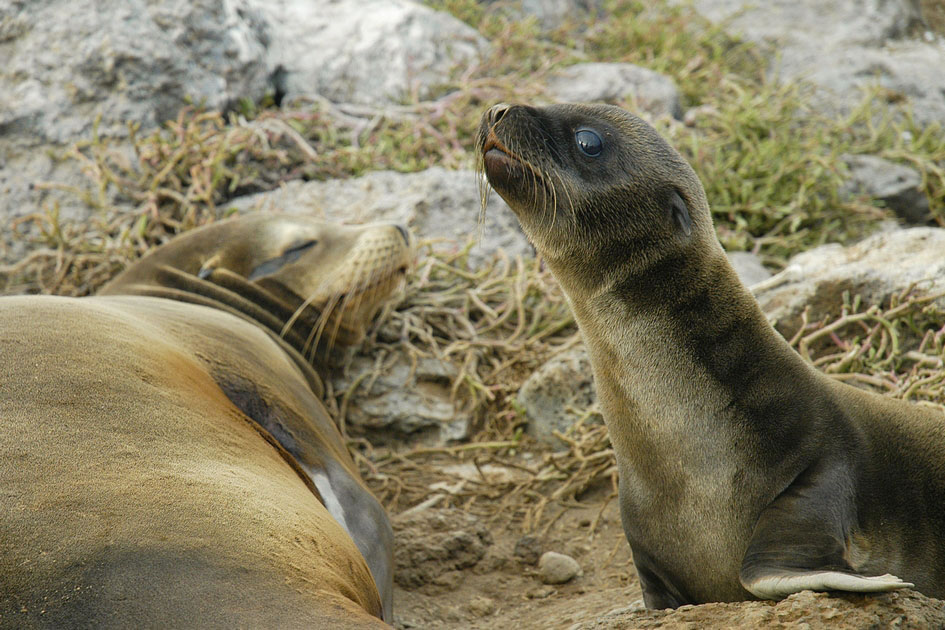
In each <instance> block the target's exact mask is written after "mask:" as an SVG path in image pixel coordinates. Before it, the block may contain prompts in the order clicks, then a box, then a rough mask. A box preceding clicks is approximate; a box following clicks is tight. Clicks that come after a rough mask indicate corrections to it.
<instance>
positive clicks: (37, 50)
mask: <svg viewBox="0 0 945 630" xmlns="http://www.w3.org/2000/svg"><path fill="white" fill-rule="evenodd" d="M267 38H268V34H267V31H266V28H265V25H264V24H263V23H262V21H261V17H260V15H259V13H258V12H257V11H256V10H255V9H254V8H253V7H252V6H251V4H250V2H249V1H248V0H193V1H191V0H163V1H160V2H148V1H145V0H127V1H126V0H100V1H99V0H77V1H67V0H47V1H44V2H32V1H21V0H14V1H13V2H12V3H11V2H6V3H0V59H3V63H2V68H0V197H2V198H4V203H3V204H2V207H0V217H2V215H4V214H5V215H7V216H6V217H3V218H4V219H7V218H10V217H17V216H22V215H25V214H29V213H31V212H36V211H37V210H39V209H40V208H41V207H42V206H43V205H44V204H45V205H46V206H49V207H51V206H52V205H53V204H56V203H58V204H59V205H60V215H61V216H62V217H63V218H85V217H86V216H88V214H89V212H90V210H89V208H87V207H86V206H85V205H84V204H82V203H81V202H80V201H79V200H78V199H76V196H74V195H65V194H61V193H60V192H59V191H57V190H53V191H49V190H46V189H37V188H36V187H35V184H38V183H42V182H48V181H54V182H56V183H58V184H63V185H66V186H73V187H80V188H81V187H85V186H86V185H87V180H86V179H85V178H84V177H83V176H82V174H81V171H80V169H79V166H78V164H76V163H65V164H64V163H61V162H60V158H58V157H56V156H57V154H61V153H62V151H63V150H64V148H65V146H66V145H68V144H70V143H72V142H74V141H76V140H78V139H80V138H87V137H89V136H90V135H91V129H92V126H93V124H94V123H95V120H96V117H97V116H99V115H101V122H100V125H99V133H100V134H101V135H105V136H124V135H126V134H127V124H128V123H129V122H135V123H137V124H139V125H140V126H141V127H142V129H144V130H148V129H151V128H153V127H155V126H157V125H159V124H160V123H162V122H164V121H165V120H168V119H170V118H174V117H175V116H177V112H178V110H179V109H180V108H181V107H183V106H184V105H186V104H187V103H188V102H189V101H192V102H194V103H203V104H204V105H206V106H207V107H210V108H217V109H219V108H224V107H227V106H229V105H231V104H233V103H235V102H236V101H237V100H238V99H240V98H249V99H258V98H260V97H262V96H263V94H264V93H265V92H266V90H267V89H268V86H269V68H268V67H267V65H266V61H265V55H264V53H265V46H266V42H267Z"/></svg>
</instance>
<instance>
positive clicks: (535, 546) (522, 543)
mask: <svg viewBox="0 0 945 630" xmlns="http://www.w3.org/2000/svg"><path fill="white" fill-rule="evenodd" d="M514 553H515V557H516V558H518V559H519V560H521V561H522V562H523V563H525V564H538V559H539V558H540V557H541V541H540V540H538V539H537V538H535V537H534V536H522V537H521V538H519V539H518V541H517V542H516V543H515V551H514Z"/></svg>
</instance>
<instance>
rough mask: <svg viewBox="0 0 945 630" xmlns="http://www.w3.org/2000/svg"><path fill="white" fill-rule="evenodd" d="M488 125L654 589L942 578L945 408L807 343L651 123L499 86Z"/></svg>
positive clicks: (677, 594) (783, 587)
mask: <svg viewBox="0 0 945 630" xmlns="http://www.w3.org/2000/svg"><path fill="white" fill-rule="evenodd" d="M478 145H479V154H480V156H481V158H482V164H481V167H482V168H483V170H484V171H485V174H486V177H487V178H488V181H489V183H490V184H491V185H492V187H493V188H494V189H495V190H496V191H497V192H498V193H499V194H500V195H501V196H502V197H503V199H505V200H506V201H507V202H508V204H509V205H510V206H511V207H512V210H513V211H514V212H515V213H516V214H517V216H518V219H519V221H520V223H521V225H522V229H523V230H524V232H525V234H526V235H527V236H528V238H529V239H530V240H531V242H532V243H533V244H534V245H535V247H536V249H537V250H538V251H539V252H540V253H541V255H542V257H543V258H544V260H545V261H546V262H547V264H548V267H549V268H550V269H551V271H552V272H553V273H554V275H555V277H556V278H557V279H558V282H559V283H560V284H561V287H562V288H563V289H564V292H565V294H566V295H567V297H568V301H569V304H570V306H571V308H572V310H573V312H574V315H575V318H576V320H577V323H578V326H579V327H580V329H581V332H582V335H583V337H584V341H585V343H586V345H587V350H588V352H589V354H590V359H591V364H592V366H593V370H594V377H595V380H596V384H597V391H598V395H599V400H600V405H601V409H602V411H603V414H604V419H605V421H606V423H607V427H608V430H609V432H610V438H611V442H612V443H613V446H614V452H615V454H616V459H617V465H618V470H619V476H620V509H621V517H622V521H623V527H624V532H625V533H626V536H627V540H628V541H629V543H630V547H631V550H632V552H633V559H634V563H635V564H636V567H637V572H638V574H639V577H640V583H641V586H642V589H643V596H644V601H645V603H646V605H647V607H649V608H672V607H677V606H680V605H683V604H697V603H702V602H710V601H737V600H743V599H750V598H752V596H755V597H758V598H765V599H777V598H781V597H785V596H787V595H788V594H790V593H794V592H796V591H801V590H804V589H813V590H839V591H856V592H873V591H885V590H890V589H896V588H902V587H904V586H912V584H910V583H907V582H903V581H901V580H900V579H899V578H902V579H904V580H908V581H909V582H911V583H914V584H915V587H916V588H917V589H918V590H920V591H922V592H923V593H925V594H927V595H930V596H933V597H940V598H941V597H945V509H943V506H945V416H943V414H941V413H939V412H937V411H934V410H931V409H929V408H925V407H920V406H916V405H912V404H908V403H905V402H902V401H898V400H893V399H890V398H886V397H883V396H879V395H876V394H872V393H868V392H865V391H861V390H859V389H856V388H854V387H851V386H848V385H844V384H841V383H839V382H837V381H835V380H832V379H830V378H829V377H827V376H824V375H823V374H821V373H820V372H818V371H817V370H815V369H814V368H813V367H811V366H810V365H809V364H808V363H806V362H805V361H803V360H802V359H801V358H800V356H798V355H797V354H796V353H795V352H794V351H793V350H792V349H791V347H790V346H789V345H788V344H787V343H786V342H785V341H784V339H783V338H782V337H781V336H780V335H779V334H778V333H777V332H776V331H775V330H774V329H773V328H772V327H771V326H770V325H769V324H768V322H767V320H766V318H765V317H764V315H763V314H762V312H761V310H760V308H759V307H758V304H757V303H756V302H755V300H754V298H753V297H752V295H751V294H750V293H749V291H748V290H747V289H746V288H745V287H743V286H742V285H741V283H740V282H739V280H738V278H737V276H736V274H735V272H734V271H733V269H732V268H731V266H730V265H729V263H728V261H727V259H726V256H725V253H724V252H723V250H722V247H721V245H720V244H719V242H718V240H717V238H716V236H715V231H714V230H713V226H712V219H711V215H710V213H709V206H708V203H707V201H706V196H705V192H704V191H703V189H702V186H701V185H700V183H699V180H698V178H697V177H696V174H695V173H694V172H693V170H692V168H690V166H689V165H688V164H687V163H686V162H685V160H683V158H682V157H681V156H680V155H679V154H678V153H677V152H676V151H674V150H673V149H672V148H671V147H670V146H669V145H668V144H667V143H666V142H665V141H664V140H663V139H662V138H661V137H660V136H659V135H658V134H657V133H656V131H655V130H654V129H653V128H651V127H650V126H649V125H647V124H646V123H644V122H643V121H642V120H640V119H639V118H637V117H635V116H633V115H631V114H629V113H627V112H626V111H624V110H622V109H619V108H617V107H611V106H604V105H554V106H550V107H528V106H524V105H512V106H508V105H497V106H495V107H493V108H492V109H490V110H488V112H486V113H485V115H484V116H483V119H482V123H481V126H480V129H479V137H478ZM890 574H893V575H890ZM894 575H895V576H899V577H894Z"/></svg>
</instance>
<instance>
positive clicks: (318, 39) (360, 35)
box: [0, 0, 488, 257]
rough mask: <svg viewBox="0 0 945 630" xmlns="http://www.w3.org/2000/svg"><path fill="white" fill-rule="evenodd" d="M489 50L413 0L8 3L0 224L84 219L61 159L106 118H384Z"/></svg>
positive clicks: (106, 124)
mask: <svg viewBox="0 0 945 630" xmlns="http://www.w3.org/2000/svg"><path fill="white" fill-rule="evenodd" d="M487 46H488V44H487V43H486V42H485V41H484V40H483V39H482V38H481V37H480V36H479V35H478V33H477V32H476V31H475V30H474V29H472V28H471V27H469V26H467V25H466V24H463V23H462V22H460V21H459V20H457V19H456V18H454V17H452V16H451V15H448V14H447V13H444V12H439V11H434V10H432V9H430V8H429V7H426V6H423V5H422V4H420V3H417V2H411V1H410V0H366V1H363V0H95V1H93V0H77V1H66V0H36V1H23V0H14V1H13V2H12V3H10V2H7V3H0V60H3V61H2V64H0V198H3V199H4V200H5V202H4V203H3V205H2V206H0V217H2V218H3V219H9V218H10V217H17V216H22V215H25V214H29V213H33V212H36V211H37V210H40V209H41V208H43V207H47V208H52V207H54V206H56V205H57V204H58V205H59V209H60V215H61V216H62V217H63V218H79V219H81V218H85V217H87V216H88V214H89V212H90V211H91V209H90V208H89V207H88V206H86V205H85V204H84V203H83V202H82V200H81V199H80V198H79V196H78V195H75V194H61V193H60V192H59V190H60V189H62V188H63V187H66V188H71V189H76V188H79V189H83V188H88V187H89V184H88V182H87V181H86V180H85V179H84V177H83V175H82V173H81V171H80V168H79V164H78V162H75V161H63V159H62V154H63V153H64V151H65V150H66V149H67V148H68V147H69V146H70V145H71V144H72V143H74V142H76V141H79V140H86V139H90V138H91V136H92V129H93V126H94V125H95V124H96V120H98V121H99V122H98V128H97V132H98V134H99V135H101V136H107V137H112V138H119V139H120V138H123V137H125V136H126V135H127V133H128V130H127V125H128V124H129V123H135V124H137V125H139V126H140V127H141V129H142V130H144V131H149V130H151V129H153V128H155V127H157V126H159V125H160V124H162V123H163V122H165V121H167V120H170V119H173V118H175V117H176V116H177V114H178V111H179V110H180V108H181V107H184V106H185V105H187V104H188V103H194V104H198V105H203V106H205V107H207V108H210V109H218V110H219V109H226V108H228V107H231V106H233V105H235V104H237V103H238V102H239V101H240V100H241V99H247V100H249V101H256V100H259V99H261V98H262V97H263V96H265V95H266V94H267V93H272V94H275V95H276V96H288V97H290V98H291V97H304V96H312V97H324V98H328V99H330V100H335V101H346V102H347V101H350V102H355V103H360V104H362V105H369V106H376V107H385V106H389V105H391V104H392V103H398V102H402V101H403V100H405V99H410V98H412V97H413V96H414V95H417V96H420V97H426V96H430V95H433V94H434V93H435V90H436V88H437V87H438V86H440V85H442V84H444V83H446V82H448V81H449V80H450V78H451V77H453V76H454V75H455V74H456V73H457V72H458V71H460V70H464V69H466V68H468V67H469V66H471V65H474V64H475V63H477V61H478V59H479V57H480V55H481V54H483V53H484V51H485V50H486V49H487ZM128 154H129V158H130V159H133V153H132V152H131V151H130V150H129V151H128ZM49 182H52V183H53V185H51V186H50V185H47V183H49ZM113 201H114V200H113ZM0 249H2V248H0ZM13 254H14V257H15V256H17V255H21V254H22V252H13Z"/></svg>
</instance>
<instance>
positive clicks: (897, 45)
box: [693, 0, 945, 124]
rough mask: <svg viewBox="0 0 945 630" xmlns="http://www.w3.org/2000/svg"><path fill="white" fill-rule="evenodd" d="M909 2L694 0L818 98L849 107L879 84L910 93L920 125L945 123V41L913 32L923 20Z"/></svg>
mask: <svg viewBox="0 0 945 630" xmlns="http://www.w3.org/2000/svg"><path fill="white" fill-rule="evenodd" d="M917 5H918V3H916V2H913V1H911V0H885V1H880V0H870V1H866V0H830V1H825V0H769V1H768V2H755V1H752V0H695V2H694V3H693V6H694V7H695V8H696V9H697V10H698V11H699V12H700V13H702V14H703V15H705V16H706V17H708V18H709V19H711V20H714V21H718V22H725V23H726V29H727V30H728V31H730V32H732V33H735V34H738V35H741V36H743V37H745V38H746V39H748V40H750V41H754V42H757V43H760V44H762V45H764V46H766V47H767V48H768V49H769V51H770V53H771V54H770V57H769V59H770V64H771V66H770V74H771V76H772V77H774V78H776V79H778V80H781V81H793V80H795V79H806V80H808V81H810V82H811V83H813V84H814V85H816V86H818V87H819V88H820V89H819V90H818V92H817V98H816V103H817V104H818V105H819V107H820V108H821V109H823V110H826V111H828V112H831V113H832V112H836V111H847V110H849V109H850V108H851V107H852V106H854V105H855V104H857V103H858V102H859V101H860V100H861V99H862V92H861V90H862V88H864V87H868V86H870V85H873V84H875V83H879V84H880V85H882V86H883V87H885V88H887V89H889V90H891V91H893V92H896V93H900V94H902V95H904V96H905V97H906V98H907V99H908V102H909V104H910V105H912V107H913V109H914V111H915V115H916V119H917V120H918V121H919V122H920V123H923V124H925V123H929V122H932V121H938V122H941V123H945V99H943V98H942V93H943V90H945V73H943V72H942V71H941V68H943V67H945V39H943V38H942V37H940V36H936V35H934V34H933V33H931V32H929V33H928V36H926V37H922V38H921V39H907V36H908V35H909V34H910V32H911V31H912V29H913V27H915V26H916V25H917V24H918V23H919V22H920V20H921V15H920V12H919V10H918V6H917Z"/></svg>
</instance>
